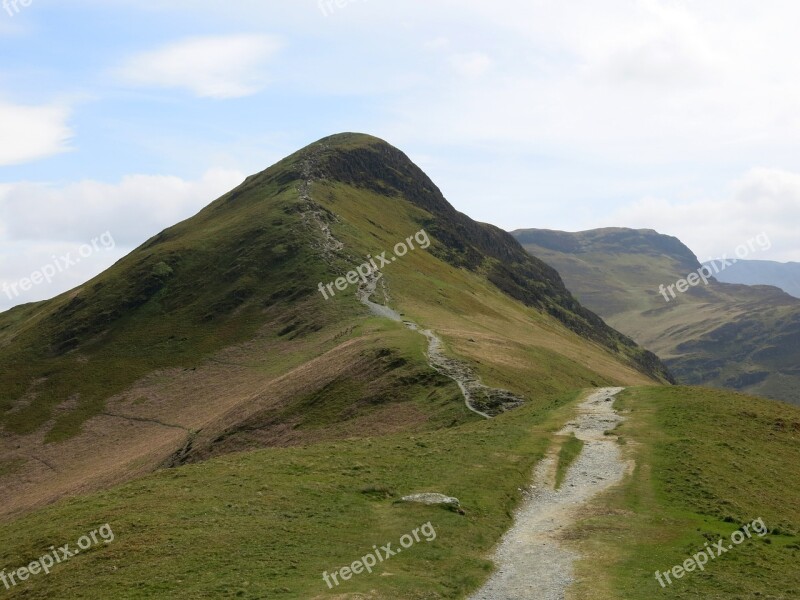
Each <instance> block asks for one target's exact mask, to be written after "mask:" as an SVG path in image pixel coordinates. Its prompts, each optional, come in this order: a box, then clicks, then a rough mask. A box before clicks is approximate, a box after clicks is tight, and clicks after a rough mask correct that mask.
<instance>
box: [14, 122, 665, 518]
mask: <svg viewBox="0 0 800 600" xmlns="http://www.w3.org/2000/svg"><path fill="white" fill-rule="evenodd" d="M423 228H424V229H425V231H427V232H428V235H429V238H430V240H431V246H430V247H429V248H428V249H424V250H423V249H421V248H418V249H416V250H414V251H411V252H409V254H408V255H407V256H405V257H403V258H402V260H398V261H397V262H393V263H391V264H390V265H389V266H388V267H386V268H385V269H384V278H383V282H382V283H383V284H385V285H382V286H381V288H380V289H379V291H378V293H377V294H376V299H378V300H380V301H383V299H384V298H388V302H389V303H390V304H391V306H393V307H394V308H396V309H397V310H399V311H401V312H403V313H404V314H405V315H407V316H408V317H409V318H411V319H413V320H414V321H415V322H417V323H419V324H420V325H421V326H422V327H425V328H431V329H433V330H435V331H436V332H437V334H438V335H439V336H440V337H441V338H442V340H443V343H444V346H445V352H446V353H447V354H448V355H450V356H454V357H457V358H460V359H462V361H463V362H465V363H466V364H467V365H469V366H470V367H472V368H473V369H474V371H475V372H476V373H477V374H478V375H480V377H481V378H482V379H483V381H484V382H485V383H486V384H487V385H490V386H493V387H499V388H504V389H508V390H510V391H512V392H514V393H516V394H519V395H522V396H524V397H525V398H527V399H528V401H529V402H531V403H533V404H535V405H537V406H542V405H546V404H547V403H548V402H549V401H550V400H551V399H552V398H553V397H556V396H558V395H560V394H562V393H565V392H568V391H571V390H576V389H581V388H584V387H592V386H605V385H619V384H622V385H636V384H646V383H651V382H654V381H666V380H668V378H669V375H668V374H667V373H666V370H665V368H664V367H663V365H662V364H661V363H660V362H659V361H658V359H657V358H656V357H655V356H654V355H652V354H650V353H648V352H646V351H644V350H643V349H641V348H639V347H638V346H636V345H635V344H634V343H633V342H632V341H631V340H629V339H628V338H625V337H624V336H623V335H621V334H619V333H617V332H616V331H614V330H613V329H611V328H610V327H608V326H607V325H606V324H605V323H603V322H602V321H601V320H600V319H599V318H598V317H597V316H596V315H594V314H592V313H590V312H589V311H587V310H586V309H584V308H583V307H582V306H580V305H579V304H578V303H577V302H576V301H575V299H574V298H573V297H572V296H571V295H570V294H569V292H568V291H567V290H566V288H565V287H564V285H563V283H562V282H561V280H560V278H559V277H558V275H557V274H556V273H555V271H553V270H552V269H551V268H550V267H548V266H546V265H545V264H544V263H541V261H538V260H536V259H533V258H532V257H530V256H529V255H528V254H527V253H526V252H525V251H524V249H523V248H522V247H521V246H519V244H517V242H515V241H514V240H513V238H512V237H511V236H509V235H508V234H506V233H504V232H502V231H500V230H498V229H496V228H494V227H491V226H488V225H482V224H478V223H475V222H473V221H471V220H470V219H469V218H467V217H466V216H464V215H460V214H458V213H456V212H455V210H454V209H453V208H452V207H451V206H450V205H449V204H448V203H447V201H446V200H445V199H444V198H443V197H442V196H441V193H440V192H439V191H438V189H436V187H435V185H434V184H433V183H432V182H431V181H430V179H429V178H427V176H425V174H424V173H423V172H422V171H421V170H420V169H419V168H418V167H416V166H415V165H413V163H412V162H411V161H410V160H409V159H408V158H407V157H405V155H403V154H402V153H401V152H400V151H399V150H397V149H395V148H392V147H391V146H389V145H388V144H386V143H385V142H382V141H381V140H377V139H376V138H372V137H369V136H364V135H356V134H343V135H339V136H334V137H332V138H326V139H325V140H321V141H320V142H317V143H315V144H312V145H311V146H309V147H307V148H305V149H303V150H301V151H299V152H297V153H295V154H294V155H292V156H290V157H288V158H287V159H285V160H283V161H281V162H279V163H278V164H276V165H274V166H273V167H270V168H269V169H267V170H265V171H264V172H262V173H259V174H256V175H254V176H252V177H249V178H248V179H247V180H246V181H245V182H244V183H243V184H242V185H241V186H239V187H238V188H236V189H235V190H233V191H231V192H230V193H228V194H226V195H225V196H223V197H222V198H220V199H219V200H217V201H216V202H214V203H212V204H211V205H209V206H208V207H207V208H205V209H204V210H203V211H201V212H200V213H199V214H197V215H196V216H195V217H193V218H191V219H188V220H187V221H184V222H182V223H179V224H177V225H175V226H174V227H171V228H169V229H167V230H166V231H164V232H162V233H161V234H159V235H157V236H155V237H154V238H153V239H151V240H149V241H148V242H147V243H145V244H144V245H143V246H141V247H140V248H138V249H137V250H135V251H134V252H132V253H131V254H130V255H129V256H127V257H126V258H124V259H123V260H121V261H120V262H119V263H117V264H116V265H114V266H113V267H112V268H111V269H109V270H108V271H107V272H105V273H103V274H101V275H99V276H98V277H96V278H95V279H94V280H92V281H90V282H88V283H86V284H85V285H83V286H81V287H80V288H78V289H76V290H73V291H71V292H69V293H67V294H63V295H62V296H59V297H58V298H55V299H53V300H51V301H48V302H42V303H38V304H33V305H28V306H24V307H19V308H17V309H14V310H12V311H9V312H7V313H4V314H1V315H0V426H2V433H1V434H0V454H2V455H3V458H4V460H10V461H12V462H10V463H9V464H13V468H11V467H8V468H3V469H2V470H1V471H0V515H8V514H18V513H20V512H24V511H25V510H27V509H29V508H31V507H32V506H40V505H42V504H46V503H47V502H49V501H52V500H53V499H55V498H58V497H61V496H63V495H65V494H67V495H69V494H72V493H75V492H76V491H86V490H91V489H102V488H103V487H106V486H108V485H113V484H116V483H119V482H121V481H125V480H127V479H130V478H131V477H135V476H139V475H141V474H143V473H146V472H150V471H152V470H153V469H156V468H158V467H159V466H163V465H170V466H171V465H176V464H181V463H185V462H194V461H198V460H204V459H207V458H208V457H210V456H216V455H219V454H224V453H226V452H234V451H240V450H250V449H253V448H259V447H267V446H287V445H298V444H303V443H306V442H308V441H310V440H313V441H321V440H327V441H330V440H335V439H344V438H354V437H363V436H367V435H378V434H389V433H398V432H401V431H407V432H408V431H430V430H432V429H438V428H442V427H453V426H456V425H459V424H461V423H464V422H468V421H471V420H474V419H477V418H478V417H477V416H476V415H474V414H473V413H470V412H469V411H467V410H466V407H465V406H464V403H463V400H462V398H461V396H460V394H459V390H458V387H457V386H456V385H455V384H454V383H453V382H452V381H450V380H449V379H446V378H444V377H442V376H439V375H437V374H436V373H435V372H433V370H432V369H431V368H430V367H429V366H428V365H427V361H426V358H425V355H424V351H425V345H424V339H423V337H422V336H421V335H419V334H417V333H414V332H412V331H409V330H408V329H406V328H405V327H404V326H403V325H402V324H399V323H393V322H391V321H389V320H387V319H381V318H375V317H371V316H369V312H368V310H367V309H366V307H364V306H363V305H362V304H361V303H360V302H359V301H358V300H357V298H356V293H355V292H356V286H350V288H349V289H347V290H346V291H345V292H340V293H338V294H337V295H336V297H334V298H331V299H329V300H327V301H326V300H325V299H324V298H323V296H322V295H321V294H320V293H319V291H318V288H317V286H318V283H320V282H323V283H325V282H330V281H333V280H335V279H336V278H338V277H340V276H342V275H344V274H345V273H347V272H348V271H350V270H351V269H353V268H354V267H356V266H357V265H359V264H361V263H363V262H364V260H365V257H366V255H367V254H371V255H373V256H377V255H379V254H380V253H381V252H382V251H384V250H386V251H389V253H392V249H393V248H394V246H395V244H397V243H398V242H399V241H402V240H405V239H407V238H408V236H413V235H414V234H415V233H417V232H419V231H420V230H421V229H423ZM333 238H335V240H338V242H340V243H341V244H342V245H343V247H339V245H338V243H337V242H335V241H334V239H333ZM19 460H21V461H23V464H22V465H21V466H20V464H19V463H18V462H17V461H19Z"/></svg>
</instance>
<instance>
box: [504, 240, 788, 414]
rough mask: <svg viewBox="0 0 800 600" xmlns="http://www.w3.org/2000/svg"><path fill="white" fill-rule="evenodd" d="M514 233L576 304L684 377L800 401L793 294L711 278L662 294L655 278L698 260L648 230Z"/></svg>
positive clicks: (667, 278) (668, 280)
mask: <svg viewBox="0 0 800 600" xmlns="http://www.w3.org/2000/svg"><path fill="white" fill-rule="evenodd" d="M513 235H514V236H515V237H516V238H517V239H518V240H519V241H520V242H521V243H522V244H523V245H524V246H525V248H526V249H527V250H528V251H529V252H530V253H531V254H533V255H534V256H537V257H539V258H541V259H542V260H544V261H545V262H547V263H549V264H551V265H552V266H554V267H555V268H556V269H557V270H558V271H559V273H561V275H562V277H564V280H565V281H566V283H567V287H569V288H570V290H571V291H572V292H573V293H574V294H575V295H576V296H577V297H578V299H579V300H580V301H581V302H583V303H584V304H586V305H587V306H588V307H590V308H591V309H592V310H594V311H597V313H598V314H600V315H601V316H602V317H603V318H604V319H606V321H608V323H610V324H611V325H612V326H614V327H616V328H617V329H619V330H620V331H622V332H624V333H626V334H628V335H629V336H631V337H632V338H633V339H635V340H636V341H637V342H639V343H640V344H642V345H644V346H645V347H646V348H648V349H650V350H653V351H654V352H656V353H657V354H658V355H659V356H660V357H661V358H662V359H664V360H665V362H666V363H667V365H668V366H669V367H670V369H671V370H672V371H673V373H674V374H675V375H676V376H677V377H678V379H679V380H681V381H682V382H684V383H690V384H703V385H713V386H717V387H724V388H730V389H735V390H740V391H747V392H749V393H753V394H759V395H762V396H766V397H768V398H775V399H780V400H786V401H789V402H793V403H798V404H800V300H798V299H797V298H793V297H792V296H789V295H788V294H786V293H784V292H782V291H781V290H779V289H777V288H774V287H769V286H754V287H751V286H745V285H734V284H727V283H719V282H717V281H714V280H713V278H712V280H711V282H710V283H709V284H708V285H703V284H702V283H701V285H699V286H696V287H690V288H689V290H688V292H686V293H682V294H677V298H675V299H671V298H670V301H669V302H667V301H666V300H665V298H664V297H663V296H662V295H661V294H660V293H659V289H660V286H662V285H663V286H669V285H673V286H674V285H675V284H676V282H677V281H679V280H681V279H684V278H686V277H687V276H688V275H689V274H691V273H693V272H696V271H697V270H698V269H700V268H701V265H700V263H699V262H698V260H697V258H696V257H695V255H694V253H693V252H692V251H691V250H690V249H689V248H687V247H686V246H685V245H684V244H683V243H681V241H680V240H678V239H677V238H674V237H671V236H666V235H661V234H659V233H657V232H655V231H652V230H633V229H620V228H611V229H597V230H592V231H583V232H579V233H566V232H561V231H549V230H540V229H529V230H520V231H516V232H514V234H513ZM667 297H669V294H668V296H667Z"/></svg>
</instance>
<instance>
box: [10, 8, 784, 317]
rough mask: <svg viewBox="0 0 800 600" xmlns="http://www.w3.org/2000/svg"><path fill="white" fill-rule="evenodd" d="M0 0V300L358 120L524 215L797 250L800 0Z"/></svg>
mask: <svg viewBox="0 0 800 600" xmlns="http://www.w3.org/2000/svg"><path fill="white" fill-rule="evenodd" d="M0 2H4V3H3V4H2V6H0V310H5V309H7V308H9V307H11V306H13V305H16V304H20V303H23V302H30V301H34V300H41V299H45V298H49V297H53V296H55V295H57V294H58V293H61V292H63V291H66V290H68V289H71V288H73V287H75V286H78V285H80V284H81V283H83V282H84V281H86V280H87V279H89V278H91V277H92V276H94V275H95V274H97V273H99V272H101V271H102V270H104V269H106V268H107V267H109V266H110V265H111V264H113V263H114V262H115V261H116V260H118V259H119V258H121V257H122V256H124V255H125V254H127V253H128V252H130V251H131V250H132V249H133V248H135V247H136V246H138V245H139V244H141V243H142V242H144V241H145V240H147V239H148V238H149V237H151V236H152V235H154V234H156V233H158V232H159V231H161V230H162V229H164V228H166V227H168V226H170V225H173V224H174V223H176V222H178V221H180V220H182V219H185V218H187V217H189V216H191V215H192V214H194V213H196V212H197V211H198V210H200V209H201V208H202V207H203V206H205V205H207V204H208V203H209V202H211V201H213V200H214V199H215V198H217V197H218V196H220V195H222V194H223V193H224V192H226V191H228V190H229V189H231V188H233V187H235V186H236V185H238V184H239V183H241V181H242V180H243V179H244V178H245V177H246V176H247V175H249V174H251V173H255V172H258V171H261V170H263V169H265V168H266V167H268V166H270V165H271V164H273V163H275V162H277V161H278V160H280V159H281V158H283V157H284V156H286V155H288V154H291V153H292V152H294V151H296V150H298V149H299V148H301V147H303V146H305V145H307V144H309V143H311V142H314V141H316V140H317V139H319V138H322V137H325V136H327V135H330V134H333V133H338V132H342V131H358V132H364V133H370V134H373V135H376V136H378V137H381V138H383V139H385V140H387V141H388V142H390V143H392V144H393V145H395V146H397V147H399V148H400V149H401V150H403V151H404V152H406V153H407V154H408V155H409V156H410V157H411V158H412V160H414V161H415V162H416V163H417V164H418V165H420V167H422V168H423V169H424V170H425V171H426V172H427V173H428V175H430V176H431V178H432V179H433V180H434V182H436V184H437V185H438V186H439V187H440V188H441V189H442V191H443V192H444V194H445V196H446V197H447V198H448V200H449V201H450V202H451V204H453V205H454V206H455V207H456V208H457V209H458V210H460V211H462V212H464V213H466V214H468V215H469V216H471V217H472V218H474V219H476V220H479V221H483V222H488V223H493V224H495V225H498V226H500V227H502V228H504V229H507V230H513V229H520V228H532V227H535V228H548V229H561V230H568V231H579V230H585V229H592V228H596V227H611V226H618V227H634V228H647V229H655V230H657V231H659V232H660V233H664V234H669V235H674V236H677V237H678V238H680V239H681V240H682V241H683V242H685V243H686V244H687V245H688V246H689V247H690V248H691V249H692V250H693V251H694V252H695V253H696V254H697V255H698V257H699V258H700V259H701V260H706V259H708V258H712V257H714V258H715V257H720V256H723V255H725V254H727V255H728V256H730V255H732V254H733V253H734V251H735V249H736V248H737V247H738V246H740V245H742V244H746V243H747V242H748V241H749V240H753V239H755V238H756V237H757V236H761V238H760V239H764V236H767V237H768V239H769V240H770V244H768V246H769V249H764V248H766V246H767V245H759V246H758V247H757V248H758V249H757V251H756V252H754V253H753V254H752V255H751V256H748V258H751V259H762V260H779V261H800V244H798V235H797V228H798V224H800V152H798V149H800V111H798V109H797V107H798V106H800V61H798V60H797V56H799V55H800V36H798V35H797V31H796V24H797V23H798V22H800V3H797V2H791V1H789V0H785V1H777V0H759V1H757V2H756V1H755V0H751V1H743V0H724V1H723V0H703V1H702V2H701V1H700V0H603V1H602V2H598V1H597V0H593V1H588V0H569V1H564V0H524V1H523V0H493V1H492V2H486V1H480V2H479V1H475V0H458V1H456V0H424V1H422V0H403V2H389V1H388V0H291V1H290V0H282V1H277V0H228V1H226V2H218V1H214V2H211V1H207V0H192V1H189V0H186V1H183V0H162V1H160V2H146V1H142V0H137V1H133V0H102V1H101V0H70V2H55V1H54V0H16V1H14V0H0ZM751 247H753V245H752V244H751ZM24 279H28V280H31V279H34V280H35V281H36V282H38V283H32V282H29V285H27V286H26V287H28V288H29V289H26V290H23V289H21V286H20V281H22V280H24ZM11 286H15V287H11Z"/></svg>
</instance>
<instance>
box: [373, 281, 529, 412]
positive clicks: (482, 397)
mask: <svg viewBox="0 0 800 600" xmlns="http://www.w3.org/2000/svg"><path fill="white" fill-rule="evenodd" d="M378 281H381V275H379V274H378V275H376V274H374V273H373V274H372V275H371V276H370V278H369V281H367V283H365V284H362V285H360V286H359V288H358V292H357V296H358V299H359V300H360V301H361V302H362V304H364V305H366V306H367V307H369V309H370V310H371V311H372V312H373V314H376V315H378V316H380V317H385V318H387V319H391V320H393V321H398V322H402V323H403V324H404V325H405V326H406V327H408V328H409V329H410V330H411V331H416V332H417V333H419V334H421V335H424V336H425V337H426V338H427V339H428V354H427V356H428V363H429V364H430V365H431V367H432V368H434V369H435V370H437V371H438V372H439V373H441V374H442V375H444V376H445V377H449V378H450V379H452V380H453V381H455V382H456V383H457V384H458V387H459V388H460V389H461V393H462V395H463V396H464V402H465V404H466V405H467V408H469V409H470V410H471V411H472V412H474V413H477V414H479V415H480V416H482V417H484V418H486V419H491V418H492V417H493V416H496V415H498V414H500V413H502V412H505V411H508V410H512V409H514V408H517V407H518V406H521V405H522V404H524V403H525V399H524V398H520V397H519V396H517V395H515V394H513V393H512V392H509V391H508V390H502V389H499V388H491V387H489V386H487V385H484V383H483V382H482V381H481V380H480V378H479V377H478V375H477V374H476V373H475V372H474V371H473V370H472V368H470V366H469V365H467V364H466V363H464V362H462V361H460V360H456V359H454V358H450V357H449V356H447V355H446V354H445V353H444V350H443V344H442V340H441V338H440V337H439V336H437V335H436V334H435V333H434V332H433V331H431V330H430V329H422V328H421V327H420V326H419V325H417V324H416V323H414V322H413V321H409V320H406V319H403V317H402V315H401V314H400V313H398V312H397V311H396V310H394V309H392V308H390V307H389V306H386V305H384V304H377V303H375V302H373V301H372V300H371V299H370V298H371V297H372V295H373V294H374V293H375V290H376V288H377V285H378ZM384 297H386V290H385V289H384ZM490 412H491V413H492V414H488V413H490Z"/></svg>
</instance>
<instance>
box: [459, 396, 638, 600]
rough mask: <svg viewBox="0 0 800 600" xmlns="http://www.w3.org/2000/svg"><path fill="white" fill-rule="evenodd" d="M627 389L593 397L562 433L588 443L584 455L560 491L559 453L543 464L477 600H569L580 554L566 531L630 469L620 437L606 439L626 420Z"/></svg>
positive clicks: (584, 403)
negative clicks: (618, 404) (617, 405)
mask: <svg viewBox="0 0 800 600" xmlns="http://www.w3.org/2000/svg"><path fill="white" fill-rule="evenodd" d="M622 390H623V388H604V389H600V390H598V391H596V392H594V393H592V394H591V395H590V396H589V397H588V398H587V399H586V400H584V401H583V402H582V403H581V405H580V407H579V409H578V411H579V412H578V416H577V418H576V419H575V420H574V421H572V422H570V423H569V424H567V426H566V427H565V428H564V429H563V430H562V431H560V432H559V435H564V434H569V433H574V434H575V436H576V437H577V438H578V439H580V440H583V441H584V443H585V445H584V448H583V451H582V452H581V454H580V456H579V457H578V458H577V460H576V461H575V463H574V464H573V466H572V467H571V468H570V470H569V472H568V474H567V476H566V478H565V480H564V483H563V485H562V486H561V488H560V489H559V490H555V489H554V488H553V479H554V478H553V474H554V473H555V471H556V454H555V453H551V454H550V456H549V457H548V458H546V459H545V460H543V461H542V462H541V463H539V465H538V467H537V468H536V474H535V480H534V485H533V486H532V489H531V493H530V495H529V496H528V498H527V500H526V501H525V503H524V504H523V506H522V507H521V508H520V510H519V512H518V513H517V516H516V519H515V523H514V526H513V527H512V528H511V529H510V530H509V531H508V533H507V534H506V535H505V537H504V538H503V540H502V542H501V543H500V546H499V547H498V549H497V551H496V554H495V562H496V563H497V572H496V573H495V574H494V576H493V577H492V578H491V579H490V580H489V581H488V582H487V584H486V585H485V586H484V587H483V588H482V589H481V590H480V591H478V592H477V593H475V594H474V595H473V596H472V597H471V600H562V599H563V598H565V596H566V590H567V588H568V587H569V585H570V584H571V583H572V581H573V564H574V562H575V561H576V560H577V559H578V555H577V554H576V553H575V552H573V551H572V550H569V549H567V548H566V547H565V546H564V544H563V543H562V541H561V533H562V532H563V531H564V530H565V529H566V528H567V527H569V526H570V525H571V524H572V523H573V522H574V519H575V517H576V514H577V512H578V511H579V510H580V509H581V508H582V507H584V506H585V505H586V504H587V503H588V502H589V501H590V500H592V499H593V498H594V497H595V496H597V495H598V494H600V493H601V492H603V491H605V490H606V489H608V488H610V487H611V486H613V485H615V484H617V483H619V482H620V481H621V480H622V478H623V476H624V475H625V473H626V471H627V470H628V468H629V466H630V465H629V464H628V463H627V462H626V461H624V460H623V458H622V454H621V452H620V449H619V445H618V444H617V438H616V436H611V435H604V434H605V432H606V431H608V430H611V429H614V428H615V427H616V426H617V425H618V424H619V423H621V422H622V421H623V419H622V417H620V416H619V415H618V414H617V413H616V411H615V410H614V406H613V404H614V403H613V398H614V396H615V395H616V394H618V393H619V392H621V391H622Z"/></svg>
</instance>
